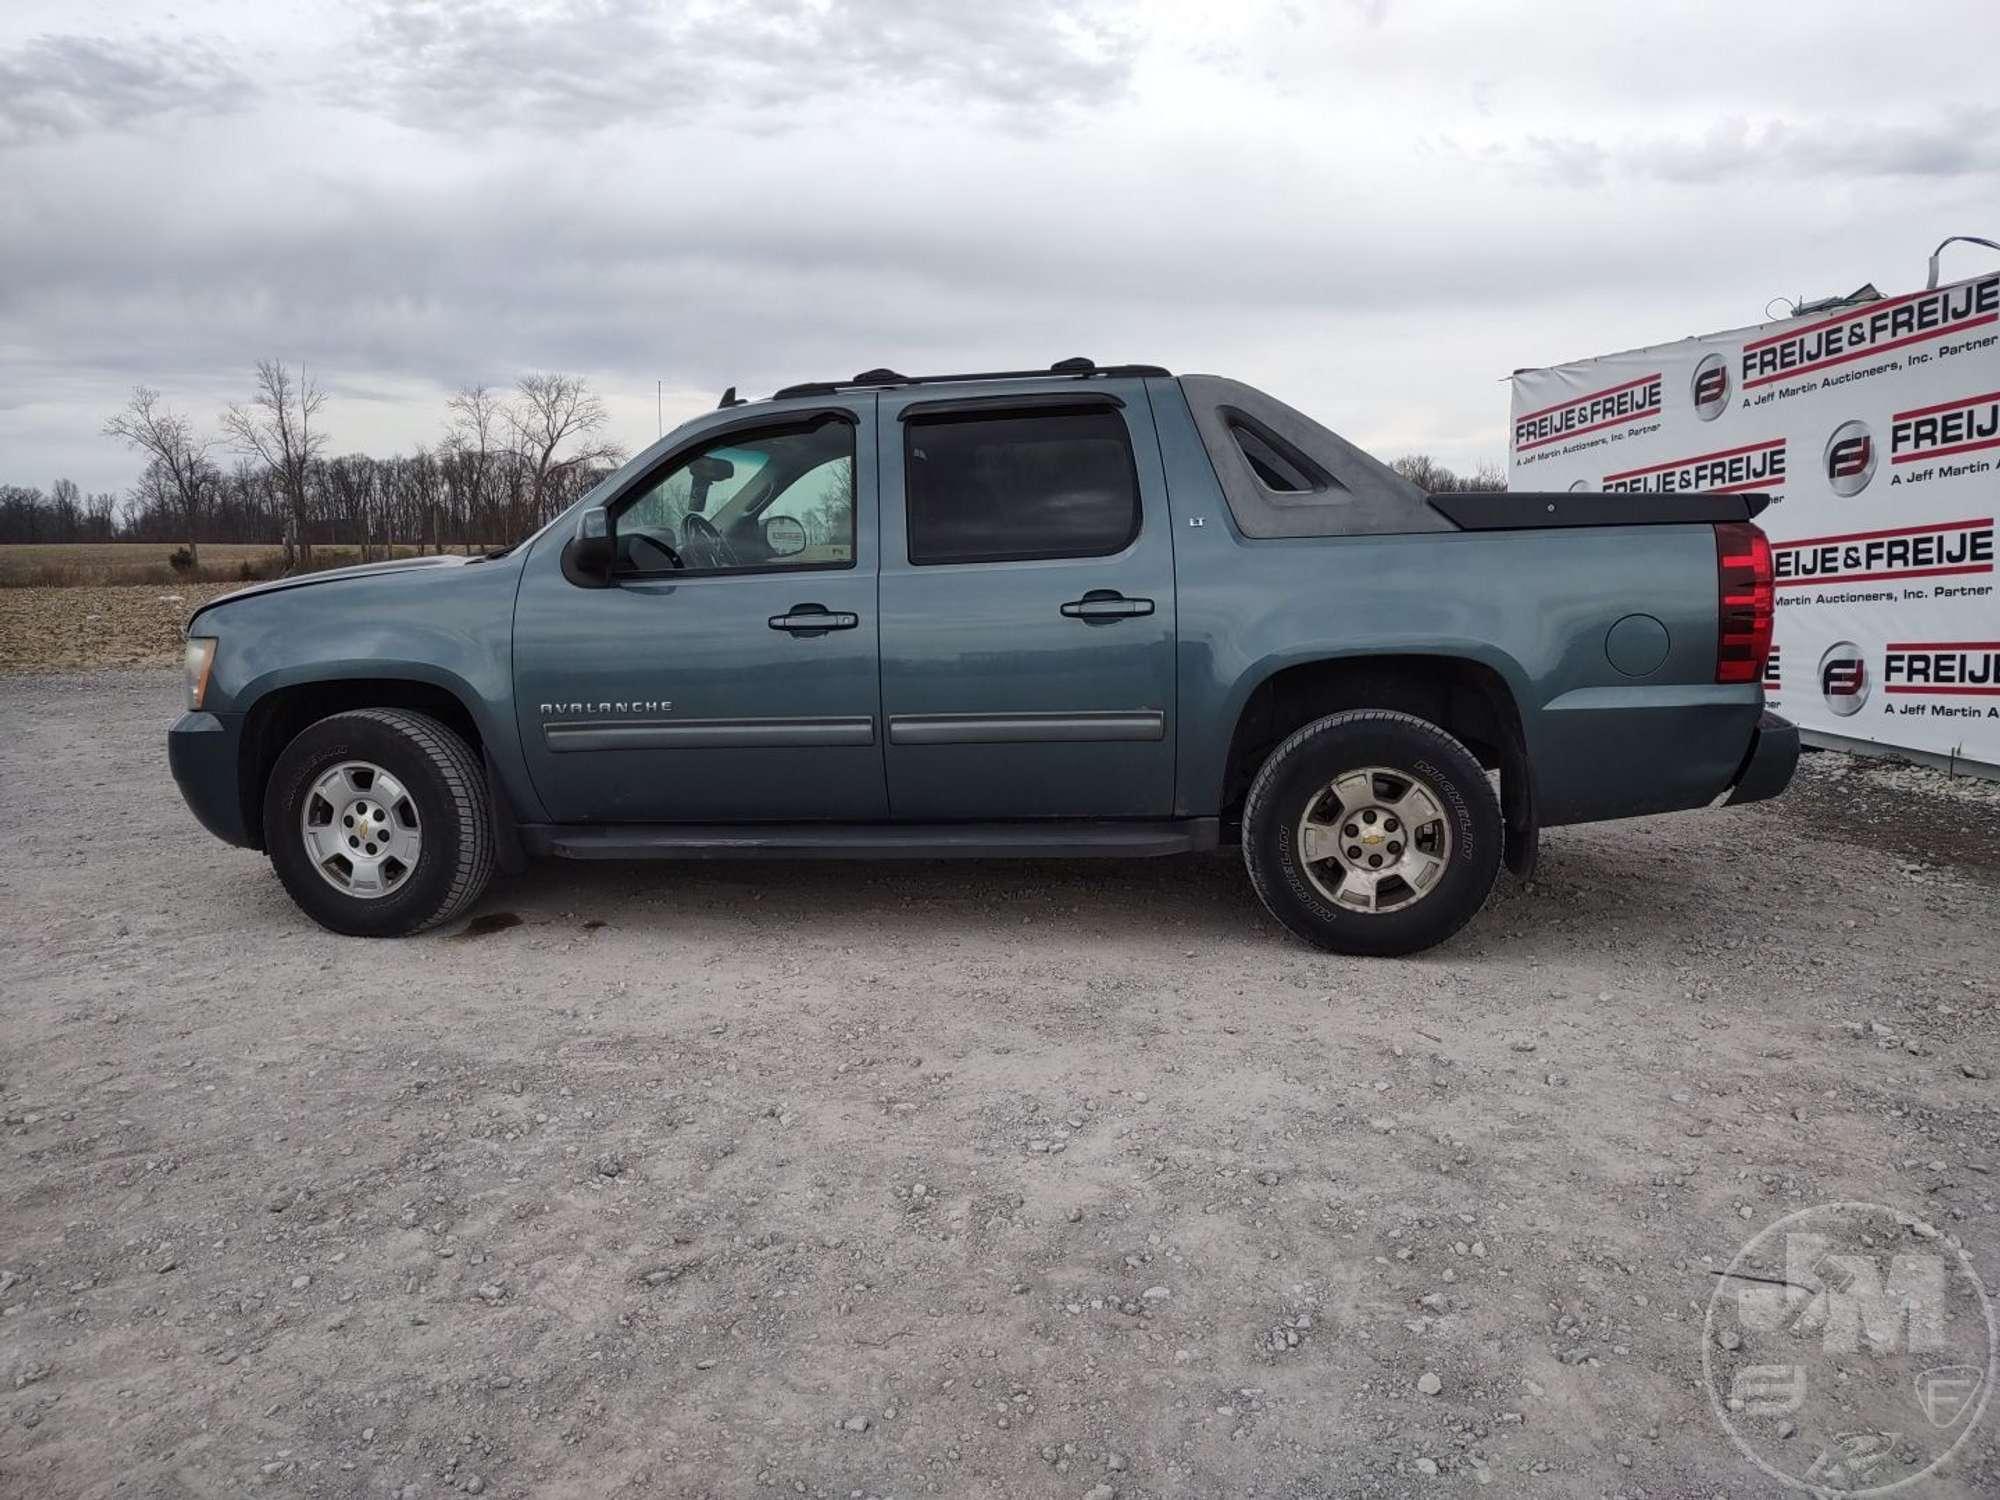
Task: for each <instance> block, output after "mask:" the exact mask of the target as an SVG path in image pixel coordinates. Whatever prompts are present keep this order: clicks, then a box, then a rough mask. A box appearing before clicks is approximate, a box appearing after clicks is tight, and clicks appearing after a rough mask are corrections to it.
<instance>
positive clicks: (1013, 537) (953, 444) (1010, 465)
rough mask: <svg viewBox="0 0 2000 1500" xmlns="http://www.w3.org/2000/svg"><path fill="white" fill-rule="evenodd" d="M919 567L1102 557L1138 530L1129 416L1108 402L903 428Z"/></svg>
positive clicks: (929, 420) (923, 421)
mask: <svg viewBox="0 0 2000 1500" xmlns="http://www.w3.org/2000/svg"><path fill="white" fill-rule="evenodd" d="M903 451H904V460H905V464H904V467H905V472H906V474H907V476H908V479H907V492H908V496H909V508H910V561H911V562H913V563H964V562H1006V561H1009V560H1013V559H1018V558H1030V557H1103V556H1105V555H1107V554H1109V553H1112V552H1117V551H1120V550H1122V549H1123V548H1124V547H1125V545H1126V544H1127V543H1128V542H1130V541H1131V540H1132V538H1133V537H1134V536H1136V535H1138V532H1139V482H1138V478H1137V476H1136V475H1135V474H1134V472H1133V469H1132V449H1131V445H1130V443H1129V442H1128V441H1127V440H1126V436H1125V419H1124V418H1123V417H1121V416H1119V414H1118V413H1117V412H1116V411H1113V410H1110V409H1108V408H1103V407H1099V408H1093V409H1084V410H1076V411H1038V412H1035V413H1034V414H1032V415H1026V414H1016V415H1009V414H1007V413H1005V412H999V413H993V414H980V415H977V416H973V415H956V416H950V415H948V416H940V417H926V418H919V419H916V420H912V421H910V422H908V423H905V424H904V435H903Z"/></svg>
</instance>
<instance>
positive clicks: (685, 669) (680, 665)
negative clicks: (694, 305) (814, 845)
mask: <svg viewBox="0 0 2000 1500" xmlns="http://www.w3.org/2000/svg"><path fill="white" fill-rule="evenodd" d="M873 421H874V398H873V397H872V396H863V397H859V398H856V399H854V400H852V401H839V400H836V401H832V402H829V403H827V405H826V406H825V407H823V408H816V409H814V410H812V411H802V412H797V413H793V414H790V415H780V414H767V415H765V416H764V417H763V418H762V419H760V420H757V421H756V422H755V423H754V424H753V425H748V426H746V425H745V423H743V422H742V421H741V420H738V421H735V422H729V421H727V420H726V419H725V420H724V421H723V422H722V423H721V424H720V425H719V426H718V427H716V428H713V429H711V430H710V431H709V432H708V433H707V434H706V435H697V436H695V437H693V438H691V439H690V441H689V442H688V443H686V444H683V445H680V446H679V447H678V448H676V449H675V450H671V451H670V452H669V453H668V454H667V455H666V457H665V458H664V459H663V460H662V461H661V462H660V463H658V464H656V465H654V466H653V467H652V468H650V469H648V470H644V471H641V472H640V473H639V474H637V475H635V476H634V479H633V482H632V483H631V484H630V485H628V486H626V488H625V489H624V490H623V491H622V492H621V493H619V494H618V495H617V496H616V497H614V498H613V499H612V500H611V501H610V502H608V504H607V507H606V508H607V510H608V511H609V512H610V515H611V524H612V528H613V534H614V536H615V537H616V539H617V555H618V566H617V572H616V574H615V577H614V581H613V584H612V586H611V587H609V588H589V587H580V586H578V585H577V584H575V583H573V582H571V581H570V580H569V579H567V578H566V577H565V576H564V574H563V571H562V567H561V563H560V557H559V554H560V552H561V549H562V547H563V545H564V543H565V542H566V541H567V540H568V538H567V537H566V536H561V535H557V534H555V533H553V532H552V533H551V534H550V535H548V536H546V537H544V538H543V539H542V540H541V541H540V542H538V543H537V544H536V549H535V555H534V556H533V557H531V558H530V559H529V561H528V565H527V571H526V574H525V576H524V577H523V579H522V583H521V592H520V596H519V600H518V602H517V604H516V608H515V622H514V670H515V702H516V712H517V714H518V715H519V719H520V729H521V740H522V744H523V746H524V748H525V750H526V753H527V758H528V764H529V769H530V771H531V773H532V774H533V776H534V780H535V787H536V790H537V791H539V792H540V793H541V796H542V800H543V801H544V802H545V803H546V804H547V806H548V808H549V811H550V813H551V815H552V816H553V817H554V818H555V819H556V820H557V821H558V822H563V823H584V822H603V823H642V822H675V823H728V822H743V821H766V822H769V821H792V820H806V819H818V820H833V821H847V820H869V819H876V820H879V819H881V818H884V817H886V816H887V812H888V799H887V795H886V793H885V790H884V786H883V779H882V746H881V735H880V733H879V719H880V707H881V693H880V680H879V660H878V651H877V620H876V608H875V603H876V601H875V589H876V560H875V536H874V496H875V491H876V484H875V472H874V471H875V464H874V451H875V445H874V441H873Z"/></svg>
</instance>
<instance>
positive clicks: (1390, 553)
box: [1149, 381, 1763, 824]
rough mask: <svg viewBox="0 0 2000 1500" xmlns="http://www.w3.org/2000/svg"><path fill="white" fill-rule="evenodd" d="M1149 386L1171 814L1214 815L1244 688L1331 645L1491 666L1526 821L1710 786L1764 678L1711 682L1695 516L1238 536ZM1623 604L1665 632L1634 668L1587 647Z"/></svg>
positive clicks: (1704, 538)
mask: <svg viewBox="0 0 2000 1500" xmlns="http://www.w3.org/2000/svg"><path fill="white" fill-rule="evenodd" d="M1149 386H1150V390H1151V394H1152V397H1153V401H1154V411H1155V416H1156V418H1157V419H1158V425H1159V432H1160V442H1161V449H1162V457H1163V459H1164V461H1165V464H1166V467H1167V473H1168V480H1169V490H1170V495H1171V504H1172V507H1173V511H1174V517H1175V526H1174V541H1175V567H1176V576H1177V581H1178V588H1179V608H1180V616H1179V620H1180V642H1179V656H1178V688H1179V694H1180V723H1181V726H1182V730H1181V732H1182V742H1181V753H1180V761H1179V780H1178V788H1177V790H1178V795H1179V799H1180V807H1181V810H1182V811H1183V813H1184V814H1185V815H1188V816H1202V815H1207V814H1212V813H1215V812H1218V811H1220V810H1221V809H1220V805H1219V804H1220V801H1221V797H1222V792H1223V782H1224V776H1225V774H1226V761H1227V757H1228V751H1229V744H1230V739H1231V736H1232V735H1233V734H1234V731H1235V726H1236V722H1237V718H1238V716H1239V714H1240V713H1241V712H1242V709H1243V706H1244V704H1245V702H1246V701H1247V699H1248V698H1249V696H1250V694H1251V692H1252V691H1253V690H1254V689H1255V688H1256V687H1257V685H1258V684H1259V683H1261V682H1263V681H1264V680H1265V679H1267V678H1268V677H1269V676H1271V675H1272V674H1273V673H1274V672H1277V671H1280V670H1282V669H1283V668H1285V667H1288V666H1294V665H1298V664H1301V663H1305V662H1311V661H1320V660H1327V659H1331V658H1338V657H1367V656H1381V655H1405V654H1415V655H1433V656H1450V657H1459V658H1463V659H1465V660H1468V661H1473V662H1478V663H1480V664H1482V665H1484V666H1487V667H1490V668H1491V669H1492V670H1493V671H1494V672H1496V673H1498V674H1499V676H1500V678H1501V679H1502V680H1503V681H1504V682H1505V683H1506V684H1507V687H1508V689H1509V691H1510V692H1511V693H1512V695H1513V698H1514V702H1515V705H1516V707H1517V708H1518V709H1519V711H1520V716H1521V725H1522V732H1523V735H1524V737H1525V739H1526V742H1527V750H1528V755H1529V760H1530V763H1531V766H1532V769H1533V775H1534V778H1535V791H1536V808H1537V814H1538V817H1539V819H1540V821H1541V822H1542V823H1544V824H1556V823H1574V822H1585V821H1590V820H1593V819H1599V818H1617V817H1629V816H1633V815H1636V814H1640V813H1650V812H1665V811H1671V810H1674V809H1678V808H1686V807H1697V806H1701V805H1704V804H1706V803H1707V802H1709V801H1711V800H1712V799H1713V798H1714V797H1715V796H1716V795H1717V794H1718V793H1720V792H1722V791H1723V790H1725V789H1726V788H1727V787H1728V785H1729V784H1730V782H1731V780H1732V779H1733V778H1734V776H1735V774H1736V772H1737V770H1738V768H1739V767H1740V765H1741V764H1742V760H1743V757H1744V754H1745V752H1746V751H1747V749H1748V748H1749V745H1750V740H1751V731H1752V729H1753V727H1754V726H1755V724H1756V722H1757V716H1758V714H1759V712H1760V711H1761V708H1762V704H1763V690H1762V688H1761V687H1759V686H1757V685H1755V684H1749V685H1736V684H1730V685H1718V684H1716V683H1715V682H1714V681H1713V680H1712V679H1713V677H1714V674H1715V634H1716V619H1715V614H1716V596H1715V587H1716V582H1715V538H1714V533H1713V531H1712V530H1711V529H1710V528H1709V527H1707V526H1644V527H1602V528H1598V527H1590V528H1577V529H1571V530H1552V531H1513V532H1437V533H1429V534H1424V535H1410V536H1371V537H1324V538H1299V539H1286V540H1273V541H1253V540H1248V539H1246V538H1244V537H1242V536H1241V535H1239V534H1238V533H1237V532H1236V531H1235V529H1234V527H1233V525H1232V523H1231V519H1230V514H1229V508H1228V506H1227V504H1226V503H1225V502H1224V500H1223V498H1222V494H1221V491H1220V488H1219V486H1218V485H1217V483H1216V479H1215V475H1214V471H1213V469H1212V468H1211V467H1210V465H1209V462H1208V456H1207V452H1206V450H1205V449H1203V447H1202V446H1201V441H1200V438H1199V435H1198V434H1197V432H1196V431H1195V428H1194V425H1193V419H1192V417H1191V416H1190V415H1189V413H1188V412H1187V407H1186V402H1185V400H1184V399H1183V398H1182V397H1181V396H1180V393H1179V389H1178V387H1176V386H1175V385H1173V384H1172V383H1171V382H1160V381H1154V382H1149ZM1176 408H1178V410H1176ZM1634 614H1640V615H1650V616H1652V617H1653V618H1654V619H1657V620H1658V621H1659V622H1660V623H1661V624H1662V625H1664V626H1665V627H1666V630H1667V634H1668V638H1669V644H1668V648H1667V652H1666V656H1665V658H1664V660H1662V661H1661V662H1660V664H1659V666H1658V667H1656V668H1655V669H1654V670H1652V671H1651V672H1648V673H1646V674H1645V675H1643V676H1628V675H1626V674H1625V673H1623V672H1621V671H1620V670H1619V669H1618V668H1617V667H1615V666H1613V665H1612V663H1611V660H1610V658H1609V656H1608V655H1607V653H1606V647H1605V641H1606V636H1607V634H1608V633H1609V631H1610V630H1611V628H1612V626H1614V625H1615V624H1617V623H1618V621H1619V620H1621V619H1623V618H1624V617H1625V616H1627V615H1634Z"/></svg>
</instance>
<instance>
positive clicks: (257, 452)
mask: <svg viewBox="0 0 2000 1500" xmlns="http://www.w3.org/2000/svg"><path fill="white" fill-rule="evenodd" d="M325 405H326V392H325V391H323V390H321V389H320V388H319V387H318V386H317V385H315V384H314V383H313V380H312V377H311V376H310V375H308V374H307V373H306V368H305V366H304V365H300V366H299V374H298V378H297V379H296V380H294V379H293V378H292V372H291V371H290V370H288V369H287V368H286V367H285V364H284V361H283V360H276V359H260V360H258V361H257V393H256V394H255V395H254V396H252V397H251V398H250V405H249V406H248V407H241V406H236V405H234V404H232V405H231V406H230V408H229V410H228V412H227V413H226V414H225V415H224V417H223V419H222V426H223V430H224V431H225V432H227V433H228V434H229V436H230V438H231V439H232V440H233V441H234V442H235V444H236V446H237V448H238V450H240V451H241V452H243V453H246V454H249V455H251V456H253V457H255V458H257V459H260V460H261V461H262V462H263V463H264V465H265V466H266V467H267V468H269V469H270V470H271V471H272V472H273V473H274V474H275V475H276V476H277V479H278V483H279V487H280V488H281V489H282V491H283V493H284V496H285V500H286V502H287V504H288V505H289V507H290V509H291V524H290V526H289V527H288V528H287V533H286V537H285V564H286V566H287V567H288V568H289V567H290V566H291V561H292V547H293V544H294V543H296V544H297V546H298V550H299V562H300V563H301V565H303V566H305V567H311V566H312V534H311V532H310V530H309V529H308V525H309V522H310V519H311V518H310V515H309V512H308V509H307V506H308V497H307V485H306V481H307V471H308V470H309V469H310V468H311V467H312V462H313V459H314V458H315V457H316V456H317V455H318V453H319V450H320V449H321V448H323V447H325V446H326V434H325V433H323V432H319V431H316V430H315V429H314V423H315V422H316V421H317V420H318V417H319V414H320V409H321V408H322V407H323V406H325Z"/></svg>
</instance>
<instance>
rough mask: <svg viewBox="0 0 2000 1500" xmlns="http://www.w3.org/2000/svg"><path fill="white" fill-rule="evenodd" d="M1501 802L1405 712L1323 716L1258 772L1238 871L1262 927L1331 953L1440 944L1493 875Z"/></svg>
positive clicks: (1449, 746)
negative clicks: (1246, 880)
mask: <svg viewBox="0 0 2000 1500" xmlns="http://www.w3.org/2000/svg"><path fill="white" fill-rule="evenodd" d="M1500 840H1501V821H1500V800H1499V798H1498V797H1496V796H1495V795H1494V793H1493V787H1492V784H1491V783H1490V782H1489V781H1488V780H1487V779H1486V773H1485V772H1484V771H1483V770H1481V769H1480V766H1479V762H1478V761H1477V760H1475V759H1474V758H1473V756H1472V753H1471V752H1470V751H1468V750H1467V749H1466V748H1465V746H1463V745H1461V744H1460V743H1459V742H1458V741H1457V740H1455V739H1453V738H1452V737H1451V736H1450V735H1449V734H1446V733H1445V732H1444V730H1442V729H1440V728H1438V726H1437V725H1435V724H1432V723H1430V722H1429V721H1428V720H1425V719H1419V718H1417V717H1416V716H1414V715H1412V714H1405V713H1393V712H1390V711H1389V710H1386V709H1358V710H1354V711H1352V712H1348V713H1338V714H1329V715H1328V716H1327V717H1326V718H1324V719H1318V720H1315V721H1314V722H1313V723H1311V724H1308V725H1306V726H1305V728H1303V729H1301V730H1299V731H1298V733H1296V734H1294V735H1292V736H1291V738H1289V739H1287V740H1286V741H1285V742H1284V743H1283V744H1282V745H1280V746H1278V748H1277V749H1276V750H1275V751H1273V752H1272V753H1271V758H1270V759H1269V760H1267V761H1265V762H1264V768H1263V770H1261V771H1259V772H1258V773H1257V779H1256V781H1255V782H1254V783H1252V785H1251V787H1250V796H1249V799H1248V800H1247V801H1246V802H1245V804H1244V808H1243V862H1244V864H1245V865H1246V866H1247V867H1248V869H1249V872H1250V883H1251V884H1252V885H1253V886H1254V887H1256V890H1257V895H1258V897H1259V898H1260V899H1261V900H1262V901H1263V903H1264V905H1265V907H1266V908H1267V909H1268V910H1269V911H1270V913H1271V915H1272V916H1274V917H1276V918H1277V919H1278V920H1279V921H1280V922H1282V923H1283V924H1284V925H1285V926H1286V927H1287V928H1288V929H1289V930H1291V931H1292V932H1293V933H1295V934H1297V935H1298V936H1299V937H1302V938H1304V939H1305V940H1306V941H1307V942H1309V943H1312V944H1314V945H1316V946H1318V947H1321V948H1326V949H1329V950H1331V951H1333V952H1335V953H1354V954H1365V955H1372V956H1389V955H1394V954H1399V953H1415V952H1417V951H1418V950H1420V949H1423V948H1429V947H1431V946H1432V945H1434V944H1436V943H1441V942H1443V941H1444V940H1445V939H1446V938H1448V937H1450V936H1451V935H1452V934H1453V933H1455V932H1457V931H1458V929H1459V928H1461V927H1463V926H1464V925H1465V924H1466V923H1467V922H1469V921H1471V920H1472V918H1473V916H1474V915H1475V914H1476V913H1477V912H1478V910H1479V908H1480V907H1481V906H1483V905H1484V904H1485V903H1486V897H1487V894H1488V893H1489V892H1490V891H1491V890H1492V889H1493V881H1494V877H1495V876H1496V875H1497V874H1498V872H1499V869H1500Z"/></svg>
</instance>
